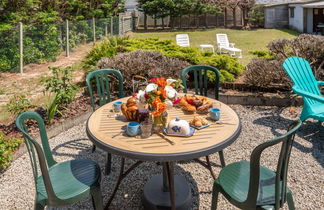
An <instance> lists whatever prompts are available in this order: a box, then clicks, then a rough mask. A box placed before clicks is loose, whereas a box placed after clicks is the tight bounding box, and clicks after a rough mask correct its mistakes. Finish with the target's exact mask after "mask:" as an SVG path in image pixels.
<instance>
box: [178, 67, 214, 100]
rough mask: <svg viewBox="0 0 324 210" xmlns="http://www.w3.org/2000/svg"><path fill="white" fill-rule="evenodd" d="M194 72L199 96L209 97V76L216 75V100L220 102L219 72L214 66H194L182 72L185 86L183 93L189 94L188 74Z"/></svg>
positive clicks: (196, 91) (196, 90)
mask: <svg viewBox="0 0 324 210" xmlns="http://www.w3.org/2000/svg"><path fill="white" fill-rule="evenodd" d="M191 71H192V72H193V76H194V85H195V93H196V94H199V95H204V96H207V90H208V75H211V74H214V75H215V81H214V88H215V99H217V100H218V95H219V94H218V91H219V72H218V69H216V68H215V67H212V66H205V65H193V66H189V67H187V68H185V69H183V70H182V73H181V79H182V84H183V86H184V89H183V92H184V93H187V78H186V77H187V74H188V73H189V72H191Z"/></svg>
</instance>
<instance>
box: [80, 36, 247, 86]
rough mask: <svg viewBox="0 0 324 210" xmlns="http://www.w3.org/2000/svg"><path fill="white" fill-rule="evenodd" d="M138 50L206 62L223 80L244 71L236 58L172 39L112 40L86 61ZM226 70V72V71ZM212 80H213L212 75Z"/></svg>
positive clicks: (94, 60) (231, 78) (188, 60)
mask: <svg viewBox="0 0 324 210" xmlns="http://www.w3.org/2000/svg"><path fill="white" fill-rule="evenodd" d="M136 50H148V51H156V52H160V53H161V54H162V55H163V56H165V57H168V58H177V59H180V60H183V61H186V62H188V63H189V65H190V64H191V65H196V64H206V65H211V66H214V67H216V68H218V69H219V70H220V73H221V81H233V80H234V78H235V77H237V76H238V75H240V74H241V73H242V72H243V66H242V65H241V64H239V63H238V62H237V60H236V59H235V58H232V57H230V56H228V55H213V54H210V53H202V52H201V51H200V50H199V49H198V48H195V47H180V46H178V45H175V44H173V43H172V41H171V40H159V39H157V38H149V39H133V40H129V39H124V40H121V41H120V42H119V43H116V44H111V41H106V42H104V43H100V44H97V45H96V46H95V47H94V49H93V50H92V51H91V52H90V53H89V54H88V56H87V58H86V61H85V63H86V64H90V65H94V64H96V62H98V61H99V60H100V58H102V57H110V58H111V57H113V56H115V54H117V53H118V52H132V51H136ZM225 72H226V73H225ZM210 80H213V77H212V75H211V77H210Z"/></svg>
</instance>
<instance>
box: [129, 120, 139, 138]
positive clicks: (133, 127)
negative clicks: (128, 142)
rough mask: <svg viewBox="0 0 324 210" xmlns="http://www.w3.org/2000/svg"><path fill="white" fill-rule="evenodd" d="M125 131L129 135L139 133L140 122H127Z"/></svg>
mask: <svg viewBox="0 0 324 210" xmlns="http://www.w3.org/2000/svg"><path fill="white" fill-rule="evenodd" d="M126 133H127V135H129V136H137V135H138V134H139V133H140V124H139V123H138V122H129V123H128V124H127V127H126Z"/></svg>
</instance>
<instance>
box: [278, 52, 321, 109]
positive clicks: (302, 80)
mask: <svg viewBox="0 0 324 210" xmlns="http://www.w3.org/2000/svg"><path fill="white" fill-rule="evenodd" d="M282 66H283V68H284V69H285V71H286V73H287V74H288V76H289V78H290V79H291V80H292V82H293V84H294V87H295V88H298V89H300V90H303V91H306V92H309V93H312V94H315V95H319V96H321V92H320V89H319V87H318V84H317V81H316V79H315V77H314V74H313V72H312V69H311V66H310V64H309V62H308V61H307V60H305V59H303V58H300V57H290V58H287V59H286V60H285V62H284V63H283V65H282ZM304 101H305V102H307V103H309V104H310V105H312V104H314V103H316V101H315V100H313V99H310V98H304Z"/></svg>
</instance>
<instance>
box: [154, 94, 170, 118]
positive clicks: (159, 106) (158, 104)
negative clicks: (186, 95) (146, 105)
mask: <svg viewBox="0 0 324 210" xmlns="http://www.w3.org/2000/svg"><path fill="white" fill-rule="evenodd" d="M152 105H153V107H154V108H155V110H154V111H153V112H152V114H153V116H160V115H161V114H162V113H163V112H165V110H166V108H167V106H166V104H165V103H163V102H162V101H161V99H160V97H156V98H155V99H154V101H153V103H152Z"/></svg>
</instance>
